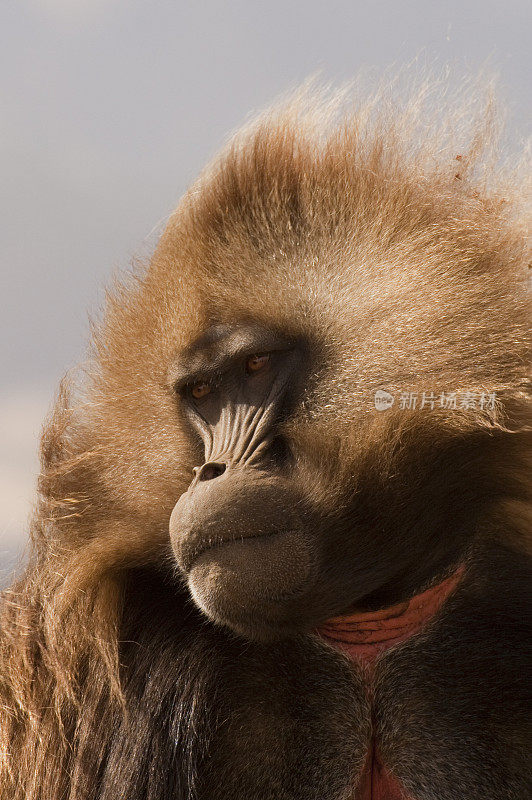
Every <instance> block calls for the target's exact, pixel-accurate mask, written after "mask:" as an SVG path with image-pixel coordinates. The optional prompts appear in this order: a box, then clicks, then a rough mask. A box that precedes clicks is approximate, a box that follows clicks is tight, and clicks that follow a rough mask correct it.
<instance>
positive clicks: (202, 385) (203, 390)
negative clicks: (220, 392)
mask: <svg viewBox="0 0 532 800" xmlns="http://www.w3.org/2000/svg"><path fill="white" fill-rule="evenodd" d="M211 389H212V386H211V384H210V383H207V382H206V381H199V382H198V383H195V384H193V386H192V387H191V389H190V394H191V395H192V397H193V398H194V399H195V400H201V398H202V397H205V395H207V394H209V392H210V391H211Z"/></svg>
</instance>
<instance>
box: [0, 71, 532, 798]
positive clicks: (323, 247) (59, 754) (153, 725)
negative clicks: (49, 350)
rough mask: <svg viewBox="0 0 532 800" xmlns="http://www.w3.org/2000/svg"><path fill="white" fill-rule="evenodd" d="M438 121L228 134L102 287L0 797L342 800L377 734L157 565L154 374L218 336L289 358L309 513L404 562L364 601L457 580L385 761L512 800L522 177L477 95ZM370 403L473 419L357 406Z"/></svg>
mask: <svg viewBox="0 0 532 800" xmlns="http://www.w3.org/2000/svg"><path fill="white" fill-rule="evenodd" d="M471 88H472V87H469V89H471ZM474 88H475V87H473V89H474ZM392 94H393V93H392ZM442 98H443V91H441V92H440V89H439V88H438V87H424V88H423V89H422V90H421V91H418V92H416V93H414V94H413V95H411V96H410V99H407V100H404V99H403V98H402V97H401V96H399V97H398V98H396V99H392V98H391V97H390V96H389V93H388V91H387V90H382V91H380V92H378V93H377V94H376V95H375V96H373V97H371V98H370V99H369V100H368V99H366V100H365V101H364V102H362V101H360V102H357V103H356V104H355V106H353V105H351V104H349V103H347V102H346V100H345V97H339V96H334V97H333V98H332V99H331V98H330V96H327V95H326V93H320V92H316V91H314V90H309V89H308V88H307V89H304V90H302V91H301V92H299V93H297V94H296V95H295V96H292V97H291V98H290V99H289V100H287V101H285V102H283V103H281V104H279V105H278V106H276V107H275V108H274V109H273V110H272V111H269V112H267V113H265V114H262V115H261V116H259V117H258V118H257V119H255V120H254V121H253V122H251V123H250V124H249V125H248V126H247V127H246V128H244V129H243V130H242V131H240V132H239V133H237V134H236V136H235V137H234V138H233V139H232V140H231V141H230V142H229V144H228V146H227V147H226V148H225V150H224V151H223V152H222V154H221V155H220V156H219V157H218V158H216V159H215V161H214V162H213V163H212V164H211V165H210V166H209V167H208V168H207V169H206V170H205V171H204V173H203V174H202V175H201V176H200V178H199V179H198V180H197V182H196V183H195V184H194V185H193V186H192V187H191V189H190V190H189V191H188V192H187V194H186V195H185V197H184V198H183V200H182V201H181V203H180V204H179V206H178V208H177V210H176V212H175V213H174V215H173V216H172V218H171V220H170V222H169V224H168V226H167V229H166V231H165V232H164V234H163V236H162V238H161V241H160V243H159V245H158V247H157V249H156V252H155V254H154V255H153V258H152V260H151V263H150V264H149V266H148V267H147V268H146V269H145V270H144V271H141V272H139V273H138V274H135V275H134V276H130V277H129V278H124V280H123V282H122V283H121V284H120V285H115V286H114V287H113V288H112V289H111V291H110V292H109V296H108V301H107V307H106V312H105V316H104V318H103V320H102V322H101V323H100V324H99V326H98V327H97V329H96V330H95V332H94V338H93V347H92V353H91V360H90V362H89V363H88V366H87V368H86V375H85V378H84V380H82V381H81V382H80V384H79V385H78V386H72V385H69V383H70V382H69V381H66V382H65V383H64V384H63V387H62V389H61V391H60V394H59V398H58V400H57V403H56V407H55V410H54V412H53V415H52V417H51V419H50V420H49V422H48V424H47V426H46V428H45V431H44V434H43V438H42V468H41V475H40V479H39V502H38V508H37V511H36V514H35V517H34V520H33V523H32V529H31V536H32V552H31V557H30V562H29V564H28V566H27V568H26V570H25V572H24V574H23V575H22V577H21V578H20V579H19V580H18V581H17V582H16V583H15V585H13V586H12V587H11V588H10V589H8V590H7V591H6V592H5V593H4V596H3V603H2V617H1V628H2V633H1V650H0V686H1V696H2V703H1V709H0V741H1V746H2V750H1V765H0V795H1V797H2V798H5V800H116V798H118V797H124V798H125V797H127V798H128V800H163V799H164V800H170V798H173V799H175V800H177V798H183V800H185V798H194V799H196V800H203V798H205V800H206V799H207V798H209V799H212V798H251V797H253V798H256V799H257V800H274V798H275V800H282V798H286V799H287V800H288V798H290V799H291V800H303V798H304V799H305V800H309V798H315V799H316V800H337V799H338V800H339V798H342V797H343V798H345V797H347V796H348V795H349V793H350V792H351V791H352V790H353V787H354V785H355V783H356V776H357V774H358V773H359V772H360V769H361V767H362V763H363V760H364V753H365V743H367V740H368V737H369V735H370V734H369V730H370V725H371V723H370V712H369V710H368V704H367V697H366V696H365V693H364V691H363V690H362V689H361V678H360V675H358V674H357V670H356V669H355V668H354V667H353V665H350V664H348V662H347V660H346V659H344V658H343V657H342V656H341V655H339V654H337V653H335V652H334V651H332V650H331V649H330V648H328V647H327V645H325V644H324V643H322V642H321V641H319V640H318V639H317V638H316V637H315V636H314V635H312V634H311V633H310V632H309V631H307V630H302V631H301V632H300V633H298V634H296V635H294V637H292V638H290V639H283V640H281V641H278V642H275V643H273V644H263V643H261V642H260V641H255V640H254V638H253V637H250V639H249V640H245V639H242V638H239V637H237V636H235V635H234V634H233V633H231V632H230V631H229V630H228V629H226V628H224V627H220V626H218V625H215V624H213V623H212V622H211V621H210V620H208V619H207V618H206V617H205V616H204V615H203V614H202V613H201V612H200V611H199V610H198V609H197V608H196V607H195V605H194V604H193V603H192V601H191V600H190V597H189V595H188V592H187V590H186V587H185V586H183V582H182V580H181V579H180V576H179V575H178V574H177V571H176V567H175V563H174V561H173V558H172V555H171V550H170V545H169V535H168V520H169V517H170V514H171V511H172V509H173V507H174V505H175V503H176V500H177V499H178V498H179V496H180V495H181V494H182V493H183V492H185V490H186V489H187V487H188V485H189V483H190V475H191V470H192V467H193V466H195V465H196V464H198V463H201V460H202V457H203V455H202V452H201V449H200V447H199V443H198V442H197V441H196V439H194V438H193V437H191V436H190V432H189V430H188V429H187V426H186V423H185V421H184V419H183V416H182V414H181V411H180V408H179V404H178V401H177V400H176V396H175V393H174V392H173V389H172V386H171V385H169V379H168V374H169V368H170V365H171V364H172V361H173V359H174V358H175V354H176V353H177V352H179V351H181V350H183V348H186V347H187V345H188V344H189V343H190V342H191V341H193V340H194V339H195V338H196V337H198V336H199V335H201V333H202V331H203V330H204V329H205V328H206V327H207V326H209V325H213V324H218V323H224V322H232V321H234V320H239V321H244V322H245V321H248V320H252V321H254V322H257V323H259V324H263V325H266V326H270V327H272V328H274V329H276V330H280V331H283V332H286V333H287V335H290V336H295V337H303V338H304V339H305V340H306V341H307V342H309V343H310V346H311V350H312V353H313V360H312V368H311V370H310V372H309V374H308V376H307V380H306V384H305V390H304V392H303V393H302V396H301V397H300V398H299V400H298V402H297V404H296V406H295V408H294V410H293V413H291V414H290V415H289V416H288V417H287V418H286V419H285V420H284V422H283V423H282V432H283V435H284V436H285V437H286V438H287V439H288V440H289V441H290V446H291V449H292V451H293V453H294V454H295V457H296V463H297V469H298V475H299V480H300V484H301V485H303V486H305V487H306V492H307V493H308V496H309V497H310V498H311V499H312V502H313V503H314V504H315V506H316V507H317V508H319V509H320V510H321V512H322V513H323V514H325V515H328V516H329V517H331V515H333V514H334V513H335V509H336V508H337V507H338V506H340V505H342V506H345V503H346V499H345V498H346V486H349V492H350V496H351V498H352V497H356V498H357V505H356V509H357V511H356V514H357V524H358V525H359V526H360V529H361V530H367V539H366V540H365V541H367V547H368V548H371V547H373V546H374V548H375V550H374V552H375V553H376V554H378V558H379V563H382V565H384V566H382V569H385V568H386V564H387V563H388V562H389V563H392V562H393V561H394V560H396V559H398V558H403V559H405V561H404V570H403V574H402V575H401V576H400V577H398V579H397V581H396V582H395V583H394V584H393V585H390V586H388V587H387V589H386V591H385V592H384V593H382V594H381V595H379V596H378V597H376V598H373V600H372V601H371V599H370V600H369V601H368V603H369V604H370V605H371V603H373V605H376V606H378V605H379V604H385V603H389V602H393V601H395V600H396V599H397V598H399V599H401V598H404V597H407V596H409V594H412V593H413V592H415V591H418V590H419V589H420V588H421V587H422V586H423V585H427V583H430V581H431V580H432V579H434V578H435V577H437V576H438V575H439V574H441V573H442V572H443V571H445V569H447V568H448V567H449V565H451V564H452V563H456V561H457V560H464V559H467V561H468V564H469V565H470V566H469V571H468V576H469V577H468V579H467V581H465V582H464V586H463V588H462V589H461V592H460V594H459V595H457V597H456V599H455V600H454V601H453V602H454V605H451V606H450V607H449V610H448V612H447V615H446V616H445V618H442V619H441V620H439V621H438V623H437V624H436V625H435V626H433V627H431V631H430V634H427V635H424V636H420V637H416V639H415V641H412V642H409V643H407V644H406V645H404V646H403V647H401V648H398V649H397V650H394V651H392V652H390V653H389V654H387V655H386V656H384V657H383V659H382V662H381V664H380V665H379V668H378V670H379V671H378V673H377V677H376V684H375V687H376V688H375V692H376V695H377V696H378V697H379V698H380V702H379V706H378V707H379V709H380V710H379V711H378V717H377V719H376V720H374V722H373V724H374V725H376V726H377V729H378V730H379V731H380V735H381V739H382V742H383V753H384V755H385V756H386V758H387V760H388V763H389V764H390V766H391V767H393V768H394V770H395V771H396V774H397V775H399V776H400V778H401V779H402V781H403V784H404V786H405V787H406V788H407V789H408V791H409V792H411V793H412V795H413V796H414V797H416V798H419V800H457V798H468V800H471V799H472V798H474V799H475V800H476V798H479V800H480V798H485V797H489V798H492V799H493V800H495V799H496V798H500V800H503V798H504V799H507V800H510V798H514V800H517V798H519V800H522V798H524V797H525V796H527V794H528V792H529V788H530V787H528V786H527V781H528V778H527V768H526V753H527V751H528V749H529V746H530V732H529V730H527V727H528V726H529V719H530V715H529V714H528V721H527V715H526V713H525V710H526V703H527V702H529V698H527V696H526V686H525V684H524V675H525V674H526V669H528V667H527V663H528V662H526V659H525V648H524V642H525V641H526V637H527V636H529V635H530V634H529V631H528V632H527V628H526V624H527V622H526V616H527V612H529V611H530V604H529V598H528V597H527V580H528V585H530V571H529V557H530V523H531V510H530V508H531V507H530V494H529V477H528V476H529V472H528V470H529V465H527V463H526V460H525V459H526V456H527V452H529V450H528V446H529V444H528V442H527V439H526V436H527V433H526V427H527V414H528V412H527V405H526V398H527V391H528V383H527V375H526V371H527V367H528V364H529V342H528V327H529V307H528V305H527V302H528V301H527V296H526V271H527V267H528V264H529V249H528V240H527V225H528V221H529V218H528V211H527V207H526V205H525V203H524V202H523V197H524V185H523V184H524V180H523V176H524V177H525V178H526V177H527V175H525V172H526V166H525V165H521V166H520V169H518V170H517V171H515V172H514V173H511V172H509V171H505V170H504V169H503V168H502V167H501V166H500V165H498V164H497V160H496V158H495V156H496V147H495V145H494V142H495V140H496V131H495V128H496V127H497V125H496V115H495V114H494V112H493V109H492V104H491V102H490V101H489V100H488V101H484V100H483V101H482V102H479V103H478V107H477V109H476V110H475V109H473V108H472V107H471V103H470V96H468V93H467V92H465V93H464V98H463V99H462V100H461V101H459V102H458V103H457V104H456V106H455V107H454V108H451V109H449V110H448V111H447V112H446V113H445V114H440V113H437V112H436V111H434V109H437V108H441V106H442V105H443V99H442ZM379 388H380V389H384V390H386V391H389V392H391V393H393V394H395V395H398V394H399V393H400V392H401V391H407V392H415V393H417V394H418V396H419V398H421V395H422V393H423V392H424V391H425V392H434V393H435V394H436V395H437V397H439V396H440V393H441V392H452V391H457V390H458V391H472V392H476V393H477V395H478V394H479V393H481V392H484V393H495V394H496V397H497V402H496V403H495V405H494V407H493V408H484V409H480V408H478V406H477V407H476V408H474V409H471V408H469V409H467V408H458V409H456V410H453V409H450V410H449V409H442V408H440V407H439V406H438V404H436V406H435V408H434V409H432V410H431V409H427V408H425V409H420V408H419V407H418V408H417V409H415V410H402V409H400V408H398V405H397V403H396V404H395V405H394V407H393V408H392V409H390V410H389V411H388V412H383V413H377V412H375V409H374V406H373V397H374V393H375V391H376V389H379ZM427 531H432V532H434V531H437V532H438V535H436V533H433V534H430V535H429V534H428V533H426V532H427ZM346 535H347V533H346ZM424 537H425V539H424ZM411 542H415V543H413V544H411ZM418 542H422V544H417V543H418ZM371 543H373V545H372V544H371ZM405 550H406V551H409V552H408V557H405V556H404V552H405ZM410 553H411V554H410ZM336 555H337V556H338V559H341V557H342V552H341V551H340V552H338V553H337V554H336ZM334 568H335V569H339V567H334ZM527 570H528V572H527ZM342 610H343V609H342V608H333V607H331V608H324V609H323V615H322V617H323V619H326V618H327V616H329V615H332V614H333V613H338V612H340V611H342ZM528 621H529V617H528Z"/></svg>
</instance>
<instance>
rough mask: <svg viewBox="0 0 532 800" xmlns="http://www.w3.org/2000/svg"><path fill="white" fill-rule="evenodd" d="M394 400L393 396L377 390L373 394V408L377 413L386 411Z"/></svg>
mask: <svg viewBox="0 0 532 800" xmlns="http://www.w3.org/2000/svg"><path fill="white" fill-rule="evenodd" d="M394 400H395V397H394V396H393V394H390V392H385V391H384V390H383V389H377V391H376V392H375V408H376V409H377V411H386V409H387V408H391V407H392V406H393V403H394Z"/></svg>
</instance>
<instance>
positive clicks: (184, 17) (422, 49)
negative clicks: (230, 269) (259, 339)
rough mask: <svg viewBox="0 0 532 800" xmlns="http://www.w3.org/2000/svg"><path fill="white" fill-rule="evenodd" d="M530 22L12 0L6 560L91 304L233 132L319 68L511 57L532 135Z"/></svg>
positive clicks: (233, 0) (263, 7) (417, 1)
mask: <svg viewBox="0 0 532 800" xmlns="http://www.w3.org/2000/svg"><path fill="white" fill-rule="evenodd" d="M531 28H532V3H530V2H529V0H461V1H459V0H451V1H450V2H449V1H447V2H445V0H442V1H440V2H433V1H432V0H367V2H360V1H359V0H351V2H342V1H341V0H337V1H335V0H328V2H315V0H307V1H306V2H286V0H285V2H279V0H269V2H267V3H266V2H253V0H247V1H246V0H227V1H226V2H214V0H210V1H204V2H201V1H196V2H180V1H179V0H174V1H173V2H170V1H169V0H4V2H3V3H2V4H1V8H0V43H1V50H0V52H1V53H2V59H3V68H2V70H1V72H0V91H1V110H2V132H1V138H0V142H1V145H0V147H1V149H0V159H1V168H2V176H3V191H2V193H1V203H2V209H1V216H0V218H1V220H2V235H1V237H0V248H1V262H0V264H1V276H2V291H1V294H0V302H1V315H0V325H1V327H2V330H1V334H2V335H1V337H0V351H1V363H2V382H1V386H0V568H1V567H2V566H3V565H4V566H5V565H6V564H8V562H9V560H10V559H11V556H12V553H13V551H14V548H15V547H16V546H18V545H19V544H20V543H21V542H22V541H23V540H24V528H25V520H26V518H27V515H28V512H29V504H30V499H31V495H32V492H33V481H34V473H35V469H36V462H35V452H36V446H37V433H38V429H39V425H40V422H41V419H42V417H43V415H44V413H45V412H46V409H47V407H48V404H49V402H50V399H51V397H52V395H53V392H54V389H55V386H56V383H57V380H58V379H59V377H60V376H61V374H62V373H63V372H64V371H65V370H66V369H67V368H68V367H70V366H72V365H73V364H75V363H76V361H77V360H78V359H79V358H80V357H82V355H83V347H84V341H85V339H86V334H87V328H88V325H87V319H88V316H87V315H88V312H91V313H93V314H94V313H95V312H96V311H97V308H98V303H99V298H101V288H102V286H103V284H104V282H105V280H106V279H108V278H109V276H110V275H111V273H112V272H113V270H114V269H116V268H127V266H128V264H129V263H130V262H131V259H132V258H133V257H134V256H135V255H138V256H141V257H145V256H146V255H147V253H149V251H150V248H151V247H152V246H153V243H154V240H155V237H156V232H157V230H158V228H159V227H160V223H161V221H162V220H164V219H165V218H166V217H167V215H168V214H169V213H170V211H171V210H172V208H173V206H174V205H175V203H176V201H177V200H178V198H179V196H180V194H181V193H182V192H183V190H184V189H185V188H186V186H187V184H188V183H189V182H190V181H191V180H192V179H193V178H194V176H195V175H196V173H197V172H198V170H199V169H200V168H201V166H202V165H203V164H204V162H205V161H206V159H208V158H209V156H211V155H212V154H213V153H214V152H215V151H216V149H217V148H218V147H219V145H220V144H221V143H222V142H223V140H224V139H225V137H226V136H227V134H228V133H229V132H230V131H231V130H233V129H234V128H235V127H237V126H238V124H239V123H240V122H241V121H242V120H243V119H244V118H245V117H246V115H247V114H248V113H249V112H250V111H252V110H256V109H258V108H260V107H262V106H264V105H265V104H267V103H268V102H269V101H271V100H272V99H273V98H274V97H275V96H276V95H277V94H279V93H280V92H282V91H284V90H286V89H287V88H289V87H291V86H294V85H295V84H297V83H298V82H299V81H301V80H303V79H304V78H305V77H307V76H308V75H309V74H311V73H315V72H316V71H318V70H320V71H321V74H322V76H323V78H324V79H326V80H332V81H334V82H342V81H344V80H346V79H348V78H350V77H352V76H353V75H354V74H355V73H356V72H357V71H358V70H359V69H360V68H361V67H364V68H366V67H377V68H382V67H387V66H390V65H393V64H397V65H404V64H405V63H408V62H410V61H412V60H413V59H415V58H416V57H417V58H418V59H419V60H420V61H421V62H422V63H428V64H431V65H433V66H434V68H436V69H439V68H441V67H442V66H443V65H444V64H446V63H450V64H451V65H452V66H453V67H455V68H456V70H457V72H458V73H460V72H462V73H464V72H467V71H471V70H472V71H476V70H477V69H478V68H479V67H481V66H488V67H489V69H490V70H491V71H495V72H497V73H498V74H499V75H500V78H501V95H502V97H503V99H504V100H506V102H507V103H508V105H509V111H510V123H511V126H512V127H513V128H515V129H516V130H518V131H520V132H521V134H522V135H523V136H526V135H529V133H530V121H531V112H532V90H531V66H532V48H531V46H530V32H531Z"/></svg>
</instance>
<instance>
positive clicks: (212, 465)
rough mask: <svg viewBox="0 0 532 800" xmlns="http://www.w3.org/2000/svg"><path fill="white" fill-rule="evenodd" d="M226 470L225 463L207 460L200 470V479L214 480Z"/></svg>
mask: <svg viewBox="0 0 532 800" xmlns="http://www.w3.org/2000/svg"><path fill="white" fill-rule="evenodd" d="M224 472H225V464H220V463H218V462H215V461H213V462H209V461H208V462H207V463H206V464H203V466H202V467H201V468H200V469H199V471H198V481H212V480H213V479H214V478H219V477H220V475H223V474H224Z"/></svg>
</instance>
